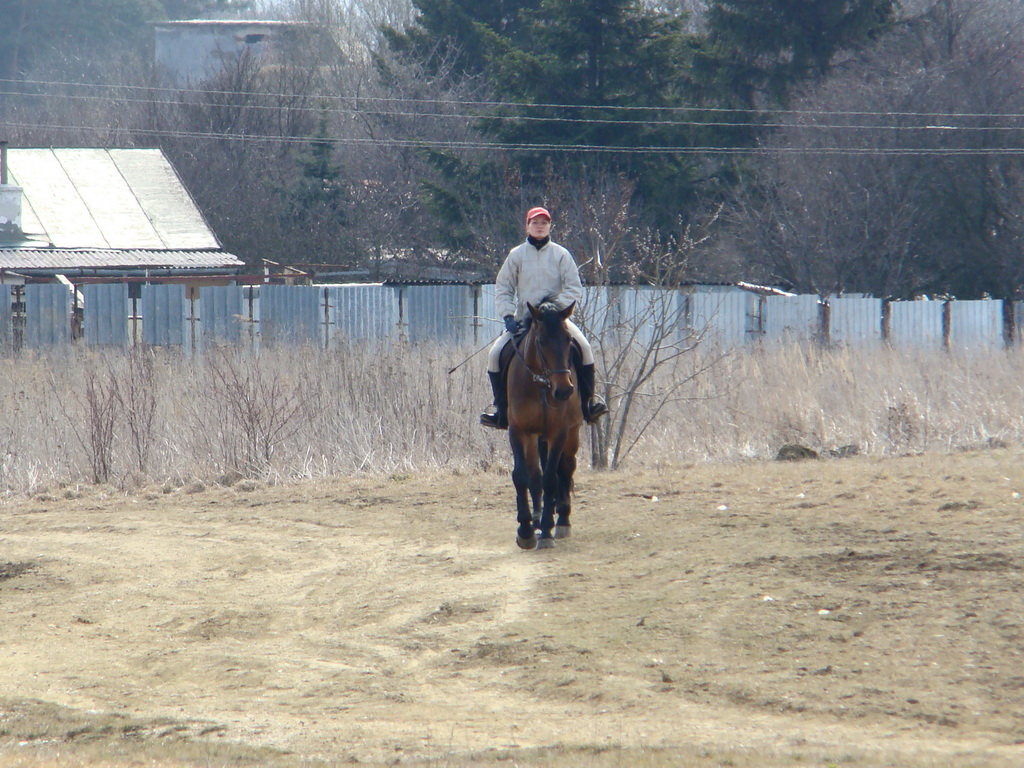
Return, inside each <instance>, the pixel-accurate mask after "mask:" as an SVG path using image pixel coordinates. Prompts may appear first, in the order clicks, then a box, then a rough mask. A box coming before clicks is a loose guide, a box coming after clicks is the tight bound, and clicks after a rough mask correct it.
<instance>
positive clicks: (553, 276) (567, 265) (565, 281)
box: [480, 207, 608, 429]
mask: <svg viewBox="0 0 1024 768" xmlns="http://www.w3.org/2000/svg"><path fill="white" fill-rule="evenodd" d="M526 234H527V237H526V242H524V243H521V244H519V245H517V246H516V247H515V248H513V249H512V250H511V251H509V254H508V256H507V257H506V258H505V263H504V264H502V266H501V269H500V270H499V272H498V277H497V279H496V280H495V286H494V287H495V294H494V303H495V308H496V309H497V311H498V316H499V317H501V318H502V319H503V320H504V322H505V331H504V332H503V333H502V334H501V335H500V336H499V337H498V338H497V340H496V341H495V342H494V344H493V346H491V351H490V354H488V356H487V377H488V378H489V379H490V381H491V390H492V392H493V393H494V402H493V403H492V404H491V406H490V407H489V408H488V409H487V410H485V411H484V412H483V413H482V414H480V423H481V424H483V425H484V426H485V427H491V428H493V429H508V389H507V382H506V373H507V372H506V371H505V370H502V364H501V362H502V357H501V352H502V350H503V349H504V348H505V345H506V344H507V343H508V342H509V340H510V339H512V338H514V337H515V336H516V335H517V334H518V333H519V331H520V330H522V327H523V322H524V321H526V320H527V318H528V316H529V310H528V309H527V303H530V304H533V305H535V306H539V305H540V304H541V303H542V302H545V301H547V302H550V303H551V304H553V305H555V307H557V308H559V309H564V308H565V307H568V306H569V305H570V304H572V303H573V302H578V301H579V300H580V299H582V298H583V284H582V283H581V281H580V271H579V267H577V266H576V262H575V261H574V260H573V257H572V254H571V253H569V251H568V250H567V249H566V248H564V247H562V246H561V245H559V244H558V243H556V242H554V241H553V240H552V239H551V214H550V213H548V211H547V209H546V208H540V207H537V208H531V209H530V210H529V211H528V212H527V214H526ZM566 325H567V327H568V329H569V332H570V333H571V334H572V337H573V340H574V341H575V342H576V343H577V344H578V345H579V348H580V353H581V358H582V359H581V360H580V361H579V362H578V364H577V366H576V380H577V382H578V384H579V388H580V403H581V404H582V407H583V418H584V419H586V421H587V422H588V423H590V424H595V423H596V422H597V420H598V419H600V418H601V417H602V416H604V415H605V414H606V413H608V405H607V404H606V403H605V402H604V400H602V399H601V398H600V397H599V396H598V395H597V394H596V393H595V391H594V389H595V385H594V377H595V369H594V351H593V349H592V348H591V346H590V342H589V341H587V338H586V337H585V336H584V335H583V332H582V331H581V330H580V329H579V328H578V327H576V325H575V324H574V323H573V322H572V321H571V320H567V321H566Z"/></svg>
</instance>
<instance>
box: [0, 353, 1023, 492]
mask: <svg viewBox="0 0 1024 768" xmlns="http://www.w3.org/2000/svg"><path fill="white" fill-rule="evenodd" d="M470 352H471V350H466V349H461V348H442V347H434V346H426V345H421V346H415V347H402V348H384V349H374V348H369V347H366V346H362V345H353V346H352V347H351V348H349V349H345V350H341V351H331V352H324V351H322V350H315V349H308V348H307V349H276V350H269V351H264V352H263V353H261V354H260V355H258V356H257V355H252V354H249V353H245V352H239V351H236V350H217V351H212V352H207V353H206V354H205V355H203V356H202V357H197V358H195V359H187V358H183V357H181V356H179V355H176V354H173V353H168V352H164V351H159V350H133V351H130V352H128V353H123V352H119V351H109V352H104V353H97V352H87V351H86V352H76V353H74V354H72V355H70V356H67V357H60V358H46V357H30V356H22V357H18V358H14V359H11V360H9V361H8V365H7V372H6V374H5V376H4V377H3V380H2V382H0V403H2V404H3V408H2V410H0V487H3V488H4V489H5V490H7V491H12V492H21V493H23V492H38V491H41V490H49V491H51V492H59V493H65V494H67V493H75V490H74V488H75V486H76V484H82V483H106V484H110V485H112V486H115V487H118V488H130V487H138V486H140V485H145V484H152V483H166V484H168V486H169V487H181V486H183V485H187V484H189V483H193V482H196V481H202V482H206V483H210V482H221V483H224V482H234V481H237V480H238V479H241V478H255V479H259V480H263V481H270V482H275V481H279V480H297V479H303V478H318V477H328V476H332V475H337V474H350V473H354V472H370V473H384V474H388V473H402V472H414V471H422V470H431V469H438V468H443V469H446V470H455V471H463V470H465V471H479V470H491V469H496V468H497V469H501V470H502V471H503V470H504V467H505V466H506V464H507V461H508V460H507V454H508V450H507V447H506V444H505V440H504V437H503V436H502V435H499V434H497V433H493V432H490V431H488V430H485V429H482V428H481V427H479V426H478V425H477V414H478V412H479V410H480V409H481V408H482V407H483V406H484V405H485V404H486V403H487V402H488V401H489V397H490V393H489V391H488V388H487V385H486V378H485V376H484V375H483V372H482V370H481V369H482V365H483V360H482V356H480V357H477V358H474V359H473V360H471V361H470V362H469V363H468V364H466V365H463V366H461V367H460V368H458V370H456V371H455V372H454V373H453V374H451V375H448V374H447V371H448V370H449V369H450V368H451V367H453V366H454V365H456V364H457V363H459V362H460V361H461V360H463V359H464V358H465V357H466V356H467V355H468V354H470ZM1022 374H1024V359H1022V358H1021V357H1019V356H1018V355H1016V354H1015V353H1013V352H1008V353H1000V354H995V355H988V356H985V357H969V356H956V355H952V354H948V353H943V352H932V353H925V352H907V351H893V350H887V349H877V350H873V351H856V350H838V351H826V350H814V349H807V348H800V347H784V348H775V349H771V350H757V351H753V352H747V351H744V352H736V353H731V354H728V355H725V356H723V357H721V358H718V357H715V356H713V355H711V354H710V352H707V351H702V350H698V351H696V352H693V353H691V354H689V355H687V356H684V357H683V358H681V359H680V361H679V362H678V363H677V364H675V365H673V366H672V367H671V369H669V368H668V367H666V369H665V370H659V371H658V372H657V375H656V376H655V377H654V378H653V379H652V381H651V382H649V383H648V384H646V385H645V389H644V390H643V391H641V392H640V393H638V394H639V395H640V396H639V397H637V398H636V405H635V406H634V410H633V411H632V412H631V414H630V422H629V424H628V425H627V427H626V433H627V434H626V437H627V440H626V442H627V443H628V444H629V445H631V446H632V448H631V450H630V451H629V453H628V455H627V459H626V463H628V464H630V465H632V466H653V465H656V464H658V463H661V462H670V463H678V462H704V461H730V460H735V459H746V458H770V457H772V456H774V455H775V453H776V452H777V450H778V449H779V447H780V446H781V445H782V444H784V443H789V442H800V443H802V444H804V445H806V446H808V447H810V448H812V449H814V450H817V451H819V452H826V451H829V450H834V449H838V448H840V447H842V446H847V445H856V446H857V447H858V449H859V451H860V452H862V453H868V454H875V455H900V454H906V453H915V452H922V451H926V452H948V451H954V450H960V449H964V448H971V447H978V446H984V445H991V444H1002V443H1006V444H1013V443H1018V442H1020V441H1021V440H1022V438H1024V422H1022V415H1024V387H1022V384H1021V382H1022V381H1024V375H1022ZM680 382H683V383H682V384H680ZM665 392H672V395H671V397H670V398H669V399H668V403H667V405H665V406H664V407H663V408H662V410H661V411H660V412H659V413H658V417H657V418H656V419H655V420H654V421H653V423H652V424H651V425H650V426H648V427H646V429H644V430H643V431H642V432H641V431H640V430H639V428H638V427H637V425H641V424H644V423H645V422H646V421H647V420H648V418H649V416H650V415H651V409H652V408H653V407H654V405H653V404H654V403H657V402H660V400H661V399H663V398H662V395H663V393H665ZM621 394H622V393H621V392H616V391H615V390H614V389H612V391H611V395H612V403H611V404H612V408H613V415H614V409H615V407H616V396H618V395H621ZM645 408H646V409H647V410H646V411H645ZM588 450H589V449H588V448H585V449H584V451H583V455H584V456H586V455H588V454H587V451H588ZM55 489H60V490H59V491H55Z"/></svg>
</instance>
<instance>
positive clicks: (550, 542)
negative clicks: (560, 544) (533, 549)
mask: <svg viewBox="0 0 1024 768" xmlns="http://www.w3.org/2000/svg"><path fill="white" fill-rule="evenodd" d="M553 546H555V540H554V539H552V538H551V537H549V536H545V537H544V538H543V539H537V549H551V548H552V547H553Z"/></svg>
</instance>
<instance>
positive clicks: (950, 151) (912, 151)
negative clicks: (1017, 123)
mask: <svg viewBox="0 0 1024 768" xmlns="http://www.w3.org/2000/svg"><path fill="white" fill-rule="evenodd" d="M4 125H5V126H6V127H8V128H22V129H33V130H53V131H63V132H68V133H70V132H77V131H97V132H106V133H110V132H112V131H113V132H119V133H125V134H129V135H143V136H155V137H164V138H177V139H209V140H222V141H274V142H282V143H291V144H307V143H311V142H328V143H331V144H335V145H347V146H374V147H400V148H412V149H426V148H441V149H461V150H501V151H508V152H585V153H619V154H678V155H698V154H719V155H756V154H763V153H767V152H771V153H782V154H800V155H881V156H905V155H916V156H956V155H989V156H995V155H1024V146H1020V147H879V146H870V147H838V146H819V147H811V146H801V147H772V148H771V149H770V150H769V149H766V148H765V147H726V146H711V145H709V146H658V145H645V146H626V145H592V144H549V143H509V142H488V141H470V140H465V141H459V140H452V139H400V138H393V139H392V138H357V137H332V138H314V139H311V138H310V137H309V136H288V135H281V134H238V133H226V132H215V131H183V130H166V129H152V128H134V127H126V126H109V125H108V126H95V125H82V124H79V125H74V126H68V125H59V124H54V123H18V122H5V123H4Z"/></svg>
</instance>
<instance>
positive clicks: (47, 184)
mask: <svg viewBox="0 0 1024 768" xmlns="http://www.w3.org/2000/svg"><path fill="white" fill-rule="evenodd" d="M244 266H245V265H244V263H243V262H242V261H241V259H239V258H238V257H237V256H235V255H233V254H230V253H227V252H225V251H224V250H223V248H222V247H221V244H220V242H219V241H218V240H217V237H216V235H215V234H214V233H213V230H212V229H211V228H210V226H209V224H208V223H207V222H206V219H205V218H204V217H203V215H202V213H201V212H200V210H199V208H198V206H197V205H196V203H195V201H194V200H193V199H192V196H191V195H190V194H189V192H188V190H187V189H186V188H185V186H184V184H183V183H182V181H181V179H180V177H179V176H178V174H177V172H176V171H175V170H174V168H173V167H172V166H171V164H170V162H169V161H168V160H167V158H166V157H165V156H164V154H163V152H162V151H161V150H159V149H94V148H86V149H81V148H47V149H41V148H39V149H27V148H11V149H6V150H5V151H3V152H2V155H0V275H3V274H5V273H9V272H16V273H18V274H19V275H24V276H26V277H29V278H36V279H39V278H44V279H45V278H49V279H56V277H57V275H65V276H67V277H71V278H75V277H106V278H115V279H116V278H128V277H174V276H186V275H187V276H204V275H218V276H230V275H237V274H238V273H239V272H240V271H241V269H242V268H243V267H244Z"/></svg>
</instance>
